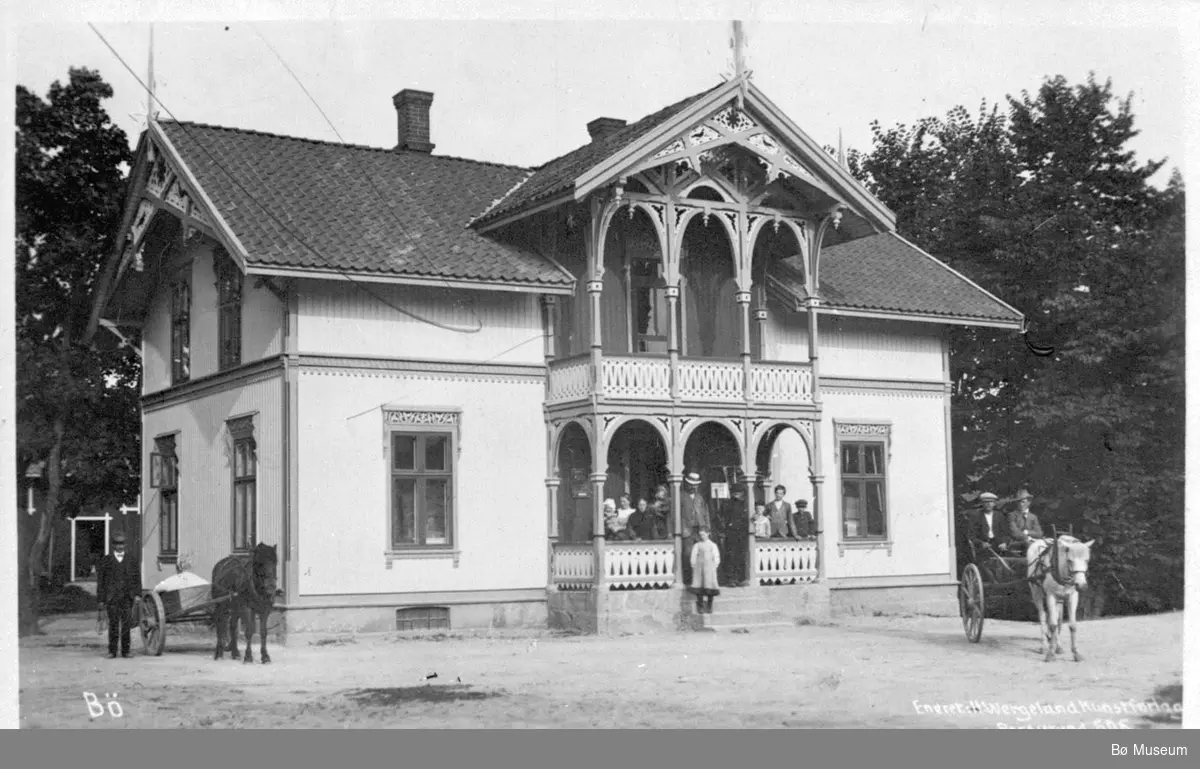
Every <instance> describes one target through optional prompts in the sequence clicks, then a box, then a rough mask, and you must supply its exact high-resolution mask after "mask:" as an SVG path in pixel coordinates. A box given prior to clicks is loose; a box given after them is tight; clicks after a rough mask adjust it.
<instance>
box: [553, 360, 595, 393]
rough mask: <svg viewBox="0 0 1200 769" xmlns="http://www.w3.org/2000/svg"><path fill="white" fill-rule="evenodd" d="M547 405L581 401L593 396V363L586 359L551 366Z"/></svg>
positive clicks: (556, 363) (555, 363)
mask: <svg viewBox="0 0 1200 769" xmlns="http://www.w3.org/2000/svg"><path fill="white" fill-rule="evenodd" d="M549 380H550V385H549V388H548V392H547V393H546V402H547V403H559V402H562V401H571V400H579V399H582V398H587V397H588V396H589V395H591V394H592V362H591V360H589V359H587V358H584V359H583V360H580V359H578V358H575V359H571V360H566V361H561V362H559V361H554V362H552V363H551V364H550V377H549Z"/></svg>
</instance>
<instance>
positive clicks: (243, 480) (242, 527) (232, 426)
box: [226, 416, 258, 553]
mask: <svg viewBox="0 0 1200 769" xmlns="http://www.w3.org/2000/svg"><path fill="white" fill-rule="evenodd" d="M226 424H227V426H228V428H229V436H230V439H231V441H232V453H233V456H232V460H231V463H230V464H231V469H232V472H233V479H232V481H233V506H232V512H233V519H232V521H231V531H232V532H233V552H235V553H239V552H249V551H250V550H251V549H252V548H253V547H254V540H255V537H257V535H258V534H257V518H258V515H257V513H258V452H257V448H258V447H257V444H256V443H255V441H254V417H251V416H246V417H239V418H238V419H234V420H231V421H229V422H228V423H226Z"/></svg>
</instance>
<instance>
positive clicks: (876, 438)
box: [836, 423, 891, 542]
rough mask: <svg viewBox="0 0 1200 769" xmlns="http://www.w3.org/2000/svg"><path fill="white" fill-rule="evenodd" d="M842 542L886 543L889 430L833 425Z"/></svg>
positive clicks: (858, 425)
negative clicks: (839, 480)
mask: <svg viewBox="0 0 1200 769" xmlns="http://www.w3.org/2000/svg"><path fill="white" fill-rule="evenodd" d="M836 429H837V439H838V463H839V466H840V470H841V480H842V488H841V498H842V539H843V541H846V542H853V541H886V540H887V539H888V535H889V532H888V499H887V461H888V455H889V446H888V442H889V440H890V434H891V427H890V425H887V424H846V423H837V424H836Z"/></svg>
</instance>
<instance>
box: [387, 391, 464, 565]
mask: <svg viewBox="0 0 1200 769" xmlns="http://www.w3.org/2000/svg"><path fill="white" fill-rule="evenodd" d="M380 417H381V422H382V428H383V429H382V438H383V459H384V474H383V475H384V484H385V489H384V499H386V500H387V503H386V516H387V542H386V548H385V550H384V563H385V565H386V568H388V569H390V568H392V563H393V562H394V561H400V560H430V559H451V560H452V561H453V564H454V568H458V565H459V561H460V557H461V555H462V551H461V550H460V549H459V524H458V520H459V510H460V505H459V499H460V497H459V491H458V489H459V486H458V476H459V464H458V461H459V457H460V455H461V454H462V441H461V434H462V409H461V408H459V407H457V406H410V405H407V404H404V405H402V404H385V405H383V406H381V407H380ZM397 433H410V434H411V433H416V434H420V435H430V434H438V433H441V434H445V435H448V436H450V448H449V452H448V455H447V458H448V459H449V462H450V468H449V470H450V473H449V474H450V521H449V525H448V526H447V532H446V533H447V534H448V539H449V542H447V543H446V544H436V545H419V544H418V545H411V546H408V547H396V546H395V544H394V539H393V529H392V527H393V524H394V511H393V509H392V505H393V502H394V500H393V494H394V492H393V488H392V483H393V481H392V479H393V477H395V475H394V471H393V467H392V436H393V435H395V434H397Z"/></svg>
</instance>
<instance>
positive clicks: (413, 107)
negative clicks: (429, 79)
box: [392, 88, 433, 153]
mask: <svg viewBox="0 0 1200 769" xmlns="http://www.w3.org/2000/svg"><path fill="white" fill-rule="evenodd" d="M392 104H394V105H396V129H397V144H396V149H397V150H409V151H411V152H426V153H428V152H433V143H432V142H430V141H429V107H430V105H432V104H433V94H432V93H430V92H429V91H414V90H413V89H411V88H405V89H404V90H403V91H401V92H400V93H398V94H396V95H395V96H393V97H392Z"/></svg>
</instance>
